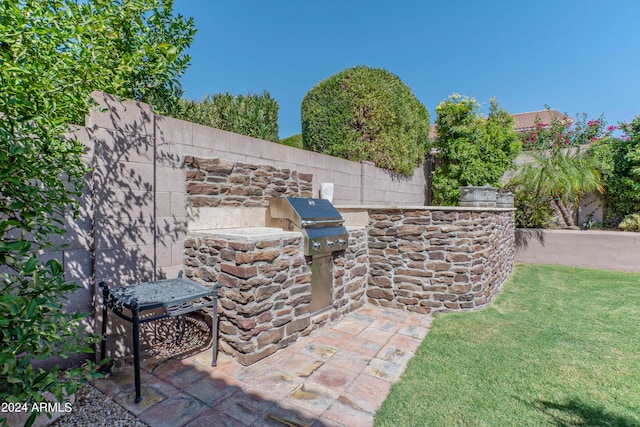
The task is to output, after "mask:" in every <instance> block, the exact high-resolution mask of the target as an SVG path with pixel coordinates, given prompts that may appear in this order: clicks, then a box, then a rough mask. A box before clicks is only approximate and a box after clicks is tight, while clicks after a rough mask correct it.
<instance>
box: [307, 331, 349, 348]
mask: <svg viewBox="0 0 640 427" xmlns="http://www.w3.org/2000/svg"><path fill="white" fill-rule="evenodd" d="M318 332H319V333H318V334H316V335H314V336H313V340H314V341H315V342H319V343H325V344H329V345H336V346H341V345H343V344H344V343H345V342H347V341H349V340H350V339H352V338H353V337H354V335H352V334H349V333H347V332H344V331H339V330H337V329H333V328H328V329H327V330H326V331H322V332H320V331H318Z"/></svg>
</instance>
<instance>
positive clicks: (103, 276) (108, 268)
mask: <svg viewBox="0 0 640 427" xmlns="http://www.w3.org/2000/svg"><path fill="white" fill-rule="evenodd" d="M154 258H155V251H154V247H153V245H144V246H138V247H128V248H115V249H96V261H95V277H96V283H100V282H101V281H106V282H109V283H113V285H114V286H124V285H126V284H131V283H138V282H145V281H149V280H153V275H154V269H153V265H154Z"/></svg>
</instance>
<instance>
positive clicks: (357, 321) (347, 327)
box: [332, 316, 375, 335]
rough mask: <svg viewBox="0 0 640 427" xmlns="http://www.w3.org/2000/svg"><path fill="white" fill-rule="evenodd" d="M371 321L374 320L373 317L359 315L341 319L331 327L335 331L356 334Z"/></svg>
mask: <svg viewBox="0 0 640 427" xmlns="http://www.w3.org/2000/svg"><path fill="white" fill-rule="evenodd" d="M354 317H355V316H354ZM373 321H375V318H374V317H370V316H360V317H359V318H350V319H347V320H342V321H340V322H338V323H337V324H335V325H333V326H332V329H334V330H336V331H341V332H346V333H348V334H349V335H358V334H359V333H360V332H361V331H362V330H363V329H364V328H366V327H367V326H369V325H370V324H371V323H372V322H373Z"/></svg>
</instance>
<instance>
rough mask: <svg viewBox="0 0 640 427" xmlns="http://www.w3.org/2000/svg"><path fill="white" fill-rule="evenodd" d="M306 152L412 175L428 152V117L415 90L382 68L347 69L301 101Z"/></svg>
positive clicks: (316, 87) (330, 78)
mask: <svg viewBox="0 0 640 427" xmlns="http://www.w3.org/2000/svg"><path fill="white" fill-rule="evenodd" d="M301 117H302V141H303V144H304V146H305V148H307V149H310V150H312V151H316V152H319V153H324V154H329V155H332V156H336V157H340V158H343V159H348V160H352V161H356V162H357V161H362V160H368V161H371V162H373V163H374V164H375V165H376V166H378V167H380V168H385V169H389V170H392V171H395V172H398V173H401V174H404V175H413V170H414V168H415V167H416V166H417V165H418V164H419V162H421V161H422V160H423V159H424V156H425V154H426V152H427V150H428V149H429V138H428V135H429V113H428V112H427V110H426V108H425V107H424V105H422V104H421V103H420V102H419V101H418V100H417V99H416V97H415V96H414V95H413V93H412V92H411V90H410V89H409V88H408V87H407V86H406V85H404V83H402V81H401V80H400V79H399V78H398V77H397V76H395V75H393V74H391V73H390V72H388V71H386V70H383V69H375V68H369V67H366V66H358V67H353V68H348V69H346V70H344V71H341V72H339V73H337V74H334V75H333V76H331V77H329V78H328V79H327V80H324V81H322V82H320V83H318V85H316V86H315V87H314V88H312V89H311V90H310V91H309V92H308V93H307V94H306V95H305V97H304V99H303V100H302V105H301Z"/></svg>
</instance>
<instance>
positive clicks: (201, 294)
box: [99, 277, 220, 403]
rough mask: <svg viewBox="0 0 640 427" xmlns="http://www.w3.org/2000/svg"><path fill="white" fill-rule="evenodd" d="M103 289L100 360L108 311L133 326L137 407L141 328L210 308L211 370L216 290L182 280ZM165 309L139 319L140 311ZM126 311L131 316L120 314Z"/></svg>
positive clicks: (215, 351) (214, 348)
mask: <svg viewBox="0 0 640 427" xmlns="http://www.w3.org/2000/svg"><path fill="white" fill-rule="evenodd" d="M99 286H100V288H102V294H103V297H104V298H103V304H102V342H101V344H100V352H101V355H100V357H101V359H104V357H105V352H106V339H107V313H108V308H110V309H111V310H112V311H113V313H115V314H116V315H117V316H118V317H120V318H122V319H124V320H127V321H129V322H131V323H132V325H133V365H134V369H135V388H136V403H137V402H140V401H141V400H142V396H141V393H140V324H141V323H146V322H151V321H154V320H160V319H164V318H167V317H175V316H180V315H183V314H187V313H191V312H193V311H196V310H199V309H201V308H207V307H211V308H212V319H213V328H212V332H213V338H212V342H213V343H212V344H211V351H212V353H213V356H212V360H211V366H216V361H217V358H218V342H217V337H218V313H217V310H218V307H217V302H218V289H219V288H220V284H216V285H215V286H214V287H213V288H209V287H207V286H204V285H201V284H199V283H196V282H192V281H191V280H186V279H183V278H181V277H179V278H176V279H165V280H157V281H154V282H145V283H138V284H136V285H131V286H125V287H121V288H116V289H109V285H107V284H106V283H105V282H101V283H100V284H99ZM162 307H164V308H165V311H164V313H161V314H157V315H153V316H149V317H145V318H142V319H141V318H140V314H141V312H143V311H147V310H153V309H156V308H162ZM124 308H126V309H128V310H129V311H130V312H131V315H127V314H125V313H124V312H123V309H124Z"/></svg>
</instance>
